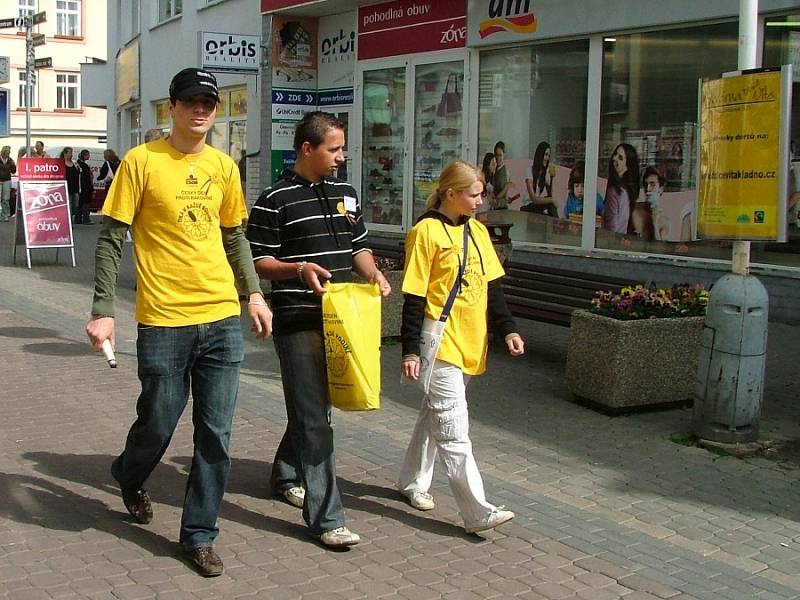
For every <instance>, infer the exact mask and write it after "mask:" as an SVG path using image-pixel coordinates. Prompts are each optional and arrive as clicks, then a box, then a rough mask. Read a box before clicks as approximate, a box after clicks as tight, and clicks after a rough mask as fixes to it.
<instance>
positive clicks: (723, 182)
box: [697, 71, 786, 240]
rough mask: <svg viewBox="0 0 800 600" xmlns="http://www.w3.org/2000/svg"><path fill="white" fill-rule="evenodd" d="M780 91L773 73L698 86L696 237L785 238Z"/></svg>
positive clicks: (777, 74) (779, 78) (778, 77)
mask: <svg viewBox="0 0 800 600" xmlns="http://www.w3.org/2000/svg"><path fill="white" fill-rule="evenodd" d="M783 90H784V86H783V83H782V73H781V72H779V71H776V72H759V73H747V74H744V75H736V76H733V77H724V78H722V79H715V80H711V81H705V82H703V83H702V90H701V102H700V123H701V127H700V171H699V173H700V181H699V189H698V198H697V202H698V211H697V235H698V237H699V238H705V239H728V240H780V239H784V236H785V232H784V231H782V229H785V223H786V221H785V215H784V214H783V213H785V203H786V198H785V191H786V190H785V185H784V184H783V183H782V182H783V181H785V167H784V165H782V164H781V157H782V156H784V153H783V152H781V151H780V148H781V140H782V139H783V135H782V132H781V129H782V128H781V121H782V98H781V96H782V95H785V94H783ZM783 100H785V99H783ZM782 186H783V188H782Z"/></svg>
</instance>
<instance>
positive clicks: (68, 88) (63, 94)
mask: <svg viewBox="0 0 800 600" xmlns="http://www.w3.org/2000/svg"><path fill="white" fill-rule="evenodd" d="M78 78H79V75H78V74H77V73H56V108H72V109H78V108H80V107H81V99H80V81H79V79H78Z"/></svg>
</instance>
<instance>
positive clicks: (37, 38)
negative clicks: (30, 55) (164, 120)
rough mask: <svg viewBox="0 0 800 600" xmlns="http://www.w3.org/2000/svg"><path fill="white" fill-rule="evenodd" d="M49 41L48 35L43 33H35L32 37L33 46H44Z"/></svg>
mask: <svg viewBox="0 0 800 600" xmlns="http://www.w3.org/2000/svg"><path fill="white" fill-rule="evenodd" d="M46 42H47V37H46V36H45V35H44V34H43V33H34V34H33V38H32V43H33V46H34V47H36V46H44V45H45V43H46Z"/></svg>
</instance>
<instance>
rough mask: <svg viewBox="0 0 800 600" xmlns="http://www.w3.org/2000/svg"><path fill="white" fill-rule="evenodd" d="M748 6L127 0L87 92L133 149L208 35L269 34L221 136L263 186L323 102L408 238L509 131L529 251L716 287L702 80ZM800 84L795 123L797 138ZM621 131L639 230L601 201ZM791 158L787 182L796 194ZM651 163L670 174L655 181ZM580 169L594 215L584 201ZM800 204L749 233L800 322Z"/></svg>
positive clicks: (779, 37)
mask: <svg viewBox="0 0 800 600" xmlns="http://www.w3.org/2000/svg"><path fill="white" fill-rule="evenodd" d="M738 5H739V3H738V2H732V1H731V0H705V1H704V2H688V1H683V0H675V1H673V2H663V1H659V0H620V1H618V2H613V3H610V2H607V1H605V0H558V1H556V0H393V1H390V2H374V1H371V0H315V1H303V0H300V1H298V0H260V5H257V4H256V3H253V2H250V1H247V0H212V1H206V0H184V1H183V2H179V1H177V0H153V2H146V3H145V2H141V1H137V0H132V1H124V2H123V1H122V0H112V1H111V2H109V28H108V37H109V43H108V56H109V57H114V59H113V60H109V62H108V63H107V64H106V65H85V67H84V72H85V73H86V74H89V73H91V74H92V76H91V77H90V78H89V77H84V82H83V83H84V86H83V89H84V94H85V95H87V96H91V98H92V100H93V101H94V100H95V99H98V100H100V99H102V103H103V104H104V105H106V106H108V107H109V111H108V131H109V134H108V135H109V144H110V145H111V146H112V147H115V149H117V150H118V152H119V153H120V154H122V153H124V151H125V150H127V149H128V148H130V147H131V146H133V145H135V144H136V143H138V142H139V141H140V140H141V139H142V134H143V132H144V131H145V130H146V129H149V128H153V127H156V128H159V129H162V130H164V131H166V130H168V127H169V123H168V112H167V111H166V99H167V88H168V85H169V80H170V77H171V76H172V74H174V73H175V72H177V71H178V70H179V69H181V68H183V67H185V66H188V65H201V64H203V62H202V61H203V60H204V59H203V56H202V53H201V46H202V45H203V44H204V42H203V40H205V39H206V38H205V37H203V36H204V35H205V34H209V33H213V34H218V35H219V36H230V35H234V36H235V35H244V36H260V39H261V43H260V50H261V52H262V53H261V54H260V56H259V65H260V70H259V71H258V73H257V74H255V73H253V71H249V72H248V73H247V74H244V73H230V72H220V73H219V74H218V80H219V82H220V86H221V87H222V88H223V89H224V90H225V91H226V94H225V95H224V98H225V102H223V104H222V105H221V107H220V110H219V117H218V121H219V123H218V125H217V127H216V128H215V130H214V131H213V132H212V133H211V135H210V137H209V141H210V143H212V144H213V145H215V146H217V147H219V148H220V149H223V150H224V151H226V152H228V153H230V154H231V156H233V157H234V158H239V156H240V153H241V150H242V149H244V150H245V151H246V154H247V155H248V157H249V159H248V160H247V190H246V191H247V195H248V199H249V200H250V201H251V202H252V201H253V200H254V199H255V197H256V196H257V194H258V191H259V190H260V189H261V188H262V187H263V186H265V185H268V184H269V183H270V182H271V181H273V180H274V179H275V177H277V175H278V174H279V173H280V171H281V170H282V169H283V168H285V167H286V166H288V165H290V164H292V162H293V160H294V154H293V151H292V131H293V127H294V123H295V122H296V121H297V120H299V119H300V118H301V117H302V115H303V114H304V113H305V112H307V111H308V110H313V109H316V108H320V109H324V110H328V111H332V112H335V113H336V114H337V115H339V117H340V118H342V119H343V120H344V121H345V122H346V124H347V144H348V146H347V148H346V151H347V158H348V160H347V165H346V169H345V170H344V172H343V173H340V176H343V177H346V178H347V179H348V180H350V181H351V182H352V183H353V184H354V185H355V186H356V188H357V190H358V192H359V195H360V198H361V200H362V204H363V207H364V215H365V219H366V220H367V223H368V226H369V228H370V231H371V233H372V235H379V236H383V237H385V238H390V239H397V240H400V239H402V238H403V237H404V235H405V233H406V232H407V231H408V230H409V229H410V228H411V227H412V226H413V223H414V221H415V219H416V218H417V217H418V216H419V214H420V211H421V210H422V206H423V205H424V202H425V199H426V197H427V196H428V195H429V194H430V192H431V191H432V190H433V187H434V185H435V183H434V182H435V181H436V179H437V177H438V175H439V172H440V170H441V168H442V167H443V166H444V165H445V164H446V163H447V162H449V161H450V160H452V159H453V158H456V157H461V158H465V159H467V160H470V161H472V162H476V163H479V164H480V163H481V162H482V161H483V160H484V158H485V157H487V155H489V154H492V153H494V151H495V146H497V142H503V145H504V148H505V152H504V164H505V167H504V171H505V173H506V179H507V180H508V181H509V182H510V183H509V186H508V194H507V200H506V204H507V205H508V206H507V208H503V209H502V210H491V211H489V212H488V213H487V214H486V215H485V216H484V217H482V218H486V219H488V220H490V221H495V222H502V223H505V224H506V225H510V226H511V228H510V236H511V238H512V240H514V260H518V261H521V262H535V263H537V264H543V265H549V266H554V267H559V268H563V269H570V270H576V271H595V272H604V273H606V274H608V275H617V276H624V277H626V278H628V279H640V280H641V281H642V282H651V281H655V282H657V283H658V284H659V285H668V284H671V283H673V282H677V281H693V282H702V283H706V284H710V283H713V282H714V281H716V280H717V279H718V278H719V277H720V276H721V275H722V274H724V273H725V272H728V271H730V268H731V260H730V259H731V248H730V246H731V243H730V242H728V241H719V240H701V239H698V238H697V234H696V229H697V217H696V214H695V211H696V209H695V197H696V193H697V181H698V176H697V150H696V148H697V139H698V94H697V91H698V81H699V80H700V79H703V78H717V77H720V76H721V74H723V73H725V72H729V71H733V70H735V69H736V68H737V49H738V27H739V22H738V21H739V15H738V10H739V6H738ZM799 13H800V10H798V8H797V2H796V0H761V1H760V2H759V16H758V38H759V39H758V45H757V46H758V55H759V62H760V64H763V65H764V66H765V67H779V66H780V65H783V64H794V65H800V14H799ZM237 39H238V38H237ZM217 41H220V40H219V39H217ZM112 81H113V85H110V82H112ZM795 81H796V82H797V81H800V75H798V74H795ZM99 82H100V83H99ZM797 87H798V83H793V84H792V90H793V92H794V94H793V96H794V100H793V104H792V106H791V107H790V113H791V117H792V118H791V127H790V132H789V137H790V139H791V140H795V141H800V118H798V117H799V116H800V90H798V89H797ZM89 88H91V90H92V91H91V93H90V92H89V91H88V89H89ZM620 144H624V146H623V148H624V149H626V155H627V156H626V160H627V161H628V171H630V172H634V171H638V176H637V177H636V178H635V179H636V181H635V182H634V183H633V185H634V186H635V189H633V188H631V191H630V194H629V195H634V196H636V198H635V200H636V201H637V202H636V206H635V209H636V210H635V212H636V219H635V220H636V224H632V222H633V220H634V219H631V225H630V228H629V229H626V230H623V231H618V230H615V229H614V228H613V227H612V226H611V225H610V224H608V223H606V221H607V220H608V219H606V216H607V215H606V214H605V213H607V212H609V211H607V210H606V208H605V204H606V203H607V201H608V200H609V199H610V198H611V197H612V196H613V194H610V193H609V179H610V178H611V177H613V174H612V172H611V171H612V169H613V164H614V161H613V156H614V154H615V151H616V150H617V149H618V147H620ZM799 145H800V144H798V143H797V142H795V143H793V144H792V148H793V149H796V148H797V147H798V146H799ZM545 155H546V156H547V157H548V158H547V160H545V159H544V156H545ZM792 158H800V157H797V156H794V155H793V156H792ZM489 162H491V161H489ZM796 164H798V165H800V163H796ZM543 165H544V168H543ZM794 165H795V163H793V168H792V170H791V173H792V176H791V177H789V179H790V183H791V184H792V185H791V187H790V189H788V190H787V198H791V197H792V196H790V194H791V193H792V192H794V191H800V167H797V168H794ZM634 167H635V168H634ZM648 169H651V170H652V171H653V172H655V173H657V176H656V180H657V181H660V185H659V186H656V187H658V188H660V189H658V190H655V191H653V190H650V191H648V190H647V189H646V185H645V182H644V181H643V179H644V177H643V176H644V174H645V172H646V170H648ZM581 172H582V173H583V174H584V176H583V179H582V180H581V182H582V183H583V185H582V186H581V187H583V188H585V189H584V192H585V193H584V198H585V200H584V202H585V204H586V206H587V207H591V208H587V212H588V213H589V214H591V213H597V214H596V215H594V216H595V218H594V219H592V218H586V219H584V218H583V215H582V214H581V213H577V212H576V211H575V210H574V204H575V203H574V202H570V201H569V195H570V192H574V191H575V185H574V183H575V181H576V178H577V177H578V175H577V174H578V173H581ZM598 197H599V200H598ZM797 197H800V194H798V196H797ZM586 199H589V200H586ZM608 204H610V202H608ZM640 205H641V206H640ZM798 206H800V203H798V204H797V205H796V206H795V209H794V212H792V211H790V210H787V214H786V215H785V219H784V222H785V223H787V231H786V237H787V239H788V241H787V242H782V243H758V244H753V247H752V261H753V272H754V273H756V274H757V275H758V276H759V277H761V279H762V281H763V282H764V283H765V285H766V286H767V288H768V290H769V292H770V302H771V304H770V309H771V311H772V313H771V314H772V316H773V317H774V318H779V319H783V320H788V321H795V322H797V321H798V319H800V316H799V315H800V286H798V285H797V283H798V280H799V279H800V222H798V215H797V207H798ZM592 209H595V210H592ZM639 209H647V210H646V211H640V210H639Z"/></svg>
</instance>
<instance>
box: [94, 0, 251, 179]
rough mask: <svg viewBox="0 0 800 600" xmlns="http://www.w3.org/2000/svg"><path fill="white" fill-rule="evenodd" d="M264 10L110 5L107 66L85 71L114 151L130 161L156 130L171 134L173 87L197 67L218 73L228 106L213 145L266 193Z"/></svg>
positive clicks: (219, 3)
mask: <svg viewBox="0 0 800 600" xmlns="http://www.w3.org/2000/svg"><path fill="white" fill-rule="evenodd" d="M260 34H261V18H260V15H259V11H258V5H257V4H256V3H254V2H251V1H248V0H210V1H205V0H192V1H191V2H189V1H183V2H181V1H180V0H152V1H148V2H145V1H140V0H110V1H109V2H108V56H109V57H110V59H109V61H108V63H107V64H105V65H85V66H84V75H85V77H84V93H85V94H86V95H87V96H89V97H90V98H91V101H92V102H96V103H97V104H102V105H105V106H107V107H108V145H109V147H110V148H113V149H114V150H116V152H117V154H119V155H120V156H123V155H124V154H125V152H126V151H127V150H129V149H130V148H132V147H134V146H136V145H138V144H140V143H141V142H143V141H144V133H145V132H146V131H147V130H148V129H158V130H159V131H161V133H162V134H168V133H169V127H170V117H169V107H168V100H169V83H170V80H171V79H172V76H173V75H174V74H175V73H177V72H178V71H180V70H181V69H184V68H186V67H190V66H201V65H203V64H205V65H206V68H209V69H210V70H213V71H216V77H217V81H218V83H219V87H220V95H221V98H222V103H221V104H220V106H219V108H218V110H217V120H216V124H215V126H214V128H213V130H212V131H211V132H210V133H209V136H208V143H210V144H211V145H212V146H214V147H216V148H218V149H219V150H222V151H223V152H225V153H227V154H230V156H231V157H232V158H234V160H236V161H239V160H240V159H241V158H242V153H243V152H244V153H245V154H246V155H247V157H248V158H247V167H246V169H245V171H246V176H247V180H248V181H250V182H252V183H250V184H248V186H247V187H248V188H249V190H248V191H249V195H252V194H254V193H257V189H258V181H259V178H258V150H259V143H258V139H259V136H258V132H259V129H260V126H261V119H260V116H259V110H258V107H259V104H260V102H259V100H260V97H259V87H258V80H259V77H258V69H259V63H260V53H261V48H260V45H261V42H260Z"/></svg>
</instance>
